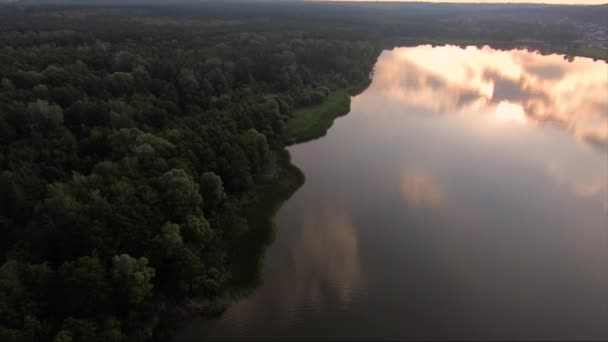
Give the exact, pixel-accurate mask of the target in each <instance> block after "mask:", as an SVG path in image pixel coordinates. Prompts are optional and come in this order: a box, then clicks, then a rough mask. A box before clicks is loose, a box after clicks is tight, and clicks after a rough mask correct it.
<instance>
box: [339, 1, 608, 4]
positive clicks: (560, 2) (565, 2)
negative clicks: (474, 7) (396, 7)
mask: <svg viewBox="0 0 608 342" xmlns="http://www.w3.org/2000/svg"><path fill="white" fill-rule="evenodd" d="M332 1H370V0H332ZM381 1H401V2H461V3H484V4H489V3H540V4H543V3H545V4H561V5H601V4H606V3H608V0H502V1H501V0H381Z"/></svg>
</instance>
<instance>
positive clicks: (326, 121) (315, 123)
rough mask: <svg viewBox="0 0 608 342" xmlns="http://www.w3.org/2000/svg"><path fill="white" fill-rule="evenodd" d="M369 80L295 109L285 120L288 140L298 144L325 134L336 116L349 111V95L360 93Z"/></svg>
mask: <svg viewBox="0 0 608 342" xmlns="http://www.w3.org/2000/svg"><path fill="white" fill-rule="evenodd" d="M370 82H371V80H370V81H367V82H363V83H361V84H359V85H357V86H352V87H348V88H344V89H338V90H336V91H334V92H332V93H330V94H329V95H328V96H327V97H326V98H325V100H324V101H323V102H321V103H320V104H316V105H312V106H306V107H303V108H299V109H297V110H295V111H294V113H293V117H292V118H291V119H290V120H289V121H288V122H287V132H288V134H289V136H290V137H291V141H290V142H291V143H292V144H298V143H303V142H306V141H310V140H314V139H319V138H321V137H323V136H325V134H327V130H328V129H329V128H330V127H331V126H332V125H333V123H334V120H335V119H336V118H338V117H340V116H343V115H346V114H348V112H350V97H351V96H354V95H357V94H359V93H361V92H362V91H363V90H365V89H366V88H367V87H368V86H369V84H370Z"/></svg>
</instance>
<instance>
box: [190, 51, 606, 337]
mask: <svg viewBox="0 0 608 342" xmlns="http://www.w3.org/2000/svg"><path fill="white" fill-rule="evenodd" d="M607 141H608V66H607V65H606V64H604V63H603V62H593V61H592V60H588V59H582V58H581V59H579V58H577V59H575V60H574V61H573V62H568V61H566V60H564V59H563V58H562V57H561V56H557V55H555V56H540V55H537V54H534V53H529V52H526V51H508V52H501V51H495V50H492V49H489V48H484V49H476V48H468V49H466V50H463V49H459V48H457V47H439V48H431V47H429V46H422V47H417V48H403V49H395V50H393V51H385V52H384V53H383V54H382V55H381V56H380V58H379V60H378V64H377V66H376V71H375V74H374V78H373V83H372V85H371V87H370V88H369V89H368V90H366V91H365V92H364V93H362V94H361V95H359V96H357V97H355V98H353V103H352V112H351V113H350V114H349V115H348V116H346V117H343V118H340V119H338V120H337V121H336V122H335V124H334V126H333V127H332V128H331V129H330V131H329V133H328V135H327V136H326V137H324V138H322V139H320V140H316V141H313V142H309V143H305V144H301V145H297V146H295V147H292V148H291V149H290V151H291V154H292V158H293V161H294V163H295V164H296V165H298V166H299V167H300V168H301V169H302V170H303V171H304V173H305V174H306V184H305V185H304V186H303V187H302V188H301V189H300V190H298V192H297V193H296V194H295V195H294V196H293V197H292V198H291V199H290V200H289V201H288V202H286V203H285V204H284V206H283V208H282V209H281V210H280V211H279V213H278V215H277V218H276V220H277V226H278V231H277V236H276V240H275V241H274V242H273V244H272V245H271V246H270V247H269V249H268V252H267V254H266V258H265V266H264V283H263V285H262V286H261V287H260V288H258V289H257V290H256V292H255V293H253V294H252V295H251V296H250V297H248V298H245V299H243V300H241V301H239V302H237V303H235V304H234V305H233V306H232V307H231V308H230V309H229V310H228V311H227V312H226V313H225V314H224V315H223V316H222V317H221V319H219V320H214V321H208V322H205V321H202V320H199V321H195V322H193V323H192V324H191V325H190V326H189V327H188V328H187V329H186V330H185V331H183V332H182V334H181V336H180V339H184V340H192V339H273V340H285V339H291V340H294V339H296V340H303V339H342V340H344V339H368V340H369V339H503V340H504V339H585V340H589V339H603V340H606V339H608V195H607V191H608V189H607V183H608V178H607V177H608V159H607V158H608V157H607V153H608V150H607V146H608V145H607Z"/></svg>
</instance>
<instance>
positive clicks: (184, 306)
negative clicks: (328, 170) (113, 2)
mask: <svg viewBox="0 0 608 342" xmlns="http://www.w3.org/2000/svg"><path fill="white" fill-rule="evenodd" d="M281 6H288V7H289V6H291V7H289V8H288V9H289V10H286V7H281ZM318 6H321V5H318V4H316V5H302V4H284V5H280V6H279V5H270V4H257V5H256V4H247V5H245V4H240V3H228V4H219V3H209V4H205V5H196V6H194V5H192V6H185V5H184V6H174V7H163V6H158V5H155V6H145V7H137V6H131V7H116V6H101V5H99V6H75V5H74V6H67V7H66V6H53V5H44V6H41V5H38V6H29V5H19V4H17V5H7V6H3V7H2V6H0V79H1V85H0V198H1V203H0V248H1V251H2V254H0V257H1V258H2V259H1V260H0V264H1V266H0V340H1V341H38V340H40V341H50V340H54V341H57V342H60V341H61V342H65V341H125V340H129V341H140V340H141V341H143V340H150V339H153V338H157V339H164V338H167V336H168V335H167V334H168V332H169V331H170V328H169V327H168V325H171V324H170V322H171V321H172V319H171V318H172V317H176V316H178V317H185V316H186V317H187V316H188V315H191V314H197V313H205V314H210V313H214V312H218V311H221V309H222V308H223V307H224V305H226V304H227V303H228V302H229V301H230V298H231V297H232V296H234V295H237V294H239V293H242V292H243V291H245V290H244V289H245V288H248V287H251V286H255V283H256V279H257V277H258V276H259V274H258V271H257V265H259V263H260V258H261V256H262V254H263V249H264V246H265V244H266V243H268V241H269V240H270V239H271V238H272V227H271V225H272V224H271V221H270V219H271V218H270V217H271V215H272V213H273V211H274V210H275V209H276V207H277V205H278V203H280V201H281V200H283V199H285V198H286V197H287V196H289V194H290V193H291V192H293V191H294V190H295V189H296V188H297V187H298V186H299V185H300V184H301V182H302V181H303V176H302V175H301V174H299V173H298V172H299V171H298V170H297V169H296V168H295V167H293V166H291V165H290V163H289V156H288V154H287V153H286V152H285V151H284V149H283V148H284V147H285V146H286V145H288V144H289V143H291V142H293V141H301V140H305V139H308V138H313V137H314V135H315V134H317V135H318V134H323V133H324V131H325V130H326V129H327V126H328V125H330V124H331V121H332V120H333V118H332V117H331V115H332V114H331V113H329V112H327V110H326V109H323V108H317V107H315V106H318V105H321V104H324V103H325V104H326V105H327V103H329V104H330V105H331V104H332V103H335V105H334V107H335V108H337V109H336V111H339V113H335V115H338V114H344V112H347V111H348V101H347V99H348V95H347V94H348V93H347V92H348V91H350V90H352V87H353V86H355V87H361V86H364V85H365V84H366V83H367V82H368V80H369V74H370V72H371V71H372V68H373V65H374V62H375V60H376V58H377V56H378V54H379V52H380V51H381V49H382V48H386V47H390V46H392V45H394V44H398V43H399V42H408V43H412V44H415V43H418V42H425V41H431V42H436V41H443V40H446V39H448V40H455V41H462V42H472V41H475V42H483V41H485V42H488V43H495V44H499V45H500V46H507V45H509V44H513V42H514V41H515V40H516V39H518V38H521V37H523V36H529V35H530V34H532V33H533V35H534V37H536V38H538V39H543V40H544V41H546V42H549V43H550V44H551V43H555V44H554V45H548V47H547V48H548V49H553V50H558V51H564V50H565V49H566V50H567V49H571V48H573V47H572V46H564V44H562V42H564V41H570V40H575V39H577V38H578V35H579V33H578V32H577V31H576V30H572V29H571V28H570V27H567V26H559V25H558V26H554V25H536V26H535V25H528V26H526V25H512V24H511V25H509V23H507V22H505V23H500V24H497V25H494V26H492V27H493V28H494V29H492V30H490V29H488V30H480V29H479V28H478V27H472V26H468V25H456V26H454V25H455V24H453V23H446V22H442V23H443V24H439V21H437V20H438V18H440V17H441V16H445V15H447V14H446V13H445V12H446V11H448V12H449V11H460V9H459V8H449V9H442V8H438V9H433V8H432V7H429V8H430V9H429V8H425V9H421V10H420V11H421V12H420V13H422V14H420V13H419V14H415V13H414V14H412V13H410V12H403V13H401V12H399V13H393V11H392V10H391V9H390V8H385V9H377V8H375V7H365V6H354V5H352V6H346V7H338V5H327V6H330V7H328V8H327V9H320V8H319V7H318ZM296 10H297V11H296ZM433 20H435V21H433ZM429 23H435V24H436V25H431V24H429ZM448 25H449V26H451V28H450V30H447V26H448ZM506 27H508V29H506ZM574 48H576V47H574ZM594 53H595V52H594ZM326 99H328V100H329V102H326V101H325V100H326ZM344 99H346V103H345V102H344V101H345V100H344ZM330 108H331V107H330ZM317 112H319V113H321V114H319V115H321V116H322V118H320V119H319V120H323V122H321V123H320V124H319V123H315V115H316V114H315V113H317ZM294 116H295V117H296V118H295V119H294ZM311 122H312V123H311ZM299 125H300V126H302V127H303V128H302V127H298V126H299ZM311 132H312V133H311ZM315 132H318V133H315ZM299 134H300V135H301V136H300V135H299ZM311 134H312V135H311Z"/></svg>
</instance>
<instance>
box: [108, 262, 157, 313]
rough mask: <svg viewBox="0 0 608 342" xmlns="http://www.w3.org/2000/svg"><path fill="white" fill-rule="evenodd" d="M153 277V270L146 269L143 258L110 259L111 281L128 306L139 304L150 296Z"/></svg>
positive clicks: (146, 265) (150, 268)
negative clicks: (124, 297) (126, 300)
mask: <svg viewBox="0 0 608 342" xmlns="http://www.w3.org/2000/svg"><path fill="white" fill-rule="evenodd" d="M154 275H155V272H154V268H152V267H148V259H146V258H144V257H141V258H139V259H135V258H132V257H131V256H129V255H128V254H121V255H116V256H114V258H112V280H113V281H114V283H115V284H116V285H115V286H116V287H117V288H118V289H119V290H118V291H119V293H121V294H122V295H123V296H126V298H127V299H128V302H129V303H130V304H133V305H136V304H139V303H141V302H142V301H143V300H144V298H146V296H148V295H149V294H150V292H151V291H152V288H153V285H152V278H154Z"/></svg>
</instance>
